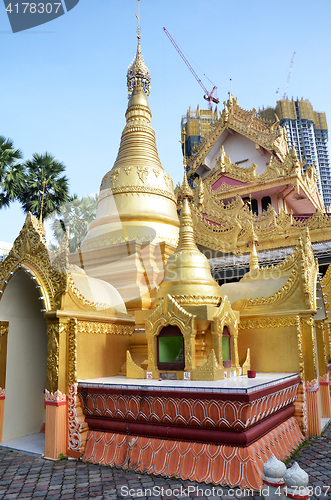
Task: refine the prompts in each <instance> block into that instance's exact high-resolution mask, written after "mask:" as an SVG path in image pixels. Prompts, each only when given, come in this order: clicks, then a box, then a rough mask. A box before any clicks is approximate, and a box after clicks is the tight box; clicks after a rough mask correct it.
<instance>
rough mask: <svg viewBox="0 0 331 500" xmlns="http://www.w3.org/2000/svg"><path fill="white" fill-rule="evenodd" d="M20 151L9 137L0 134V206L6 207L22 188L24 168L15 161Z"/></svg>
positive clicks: (20, 153) (19, 157)
mask: <svg viewBox="0 0 331 500" xmlns="http://www.w3.org/2000/svg"><path fill="white" fill-rule="evenodd" d="M21 158H22V152H21V151H20V150H19V149H14V144H13V141H12V140H11V139H6V138H5V137H2V136H0V208H2V207H8V206H9V204H10V202H11V201H13V200H14V199H15V198H16V197H17V195H18V194H19V193H20V192H21V191H22V190H23V189H24V185H25V169H24V166H23V165H21V164H20V163H18V162H17V160H20V159H21Z"/></svg>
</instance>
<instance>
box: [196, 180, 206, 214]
mask: <svg viewBox="0 0 331 500" xmlns="http://www.w3.org/2000/svg"><path fill="white" fill-rule="evenodd" d="M204 201H205V191H204V189H203V182H202V179H201V178H200V182H199V202H198V205H199V208H202V207H203V205H204Z"/></svg>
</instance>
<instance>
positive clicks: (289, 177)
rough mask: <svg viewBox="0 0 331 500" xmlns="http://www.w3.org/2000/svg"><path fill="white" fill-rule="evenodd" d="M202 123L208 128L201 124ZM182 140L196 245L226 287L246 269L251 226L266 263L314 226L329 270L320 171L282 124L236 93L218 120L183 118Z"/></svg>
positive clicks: (329, 222)
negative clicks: (243, 103) (244, 104)
mask: <svg viewBox="0 0 331 500" xmlns="http://www.w3.org/2000/svg"><path fill="white" fill-rule="evenodd" d="M207 115H208V116H207ZM202 120H203V123H204V128H202V127H201V126H200V125H197V124H199V123H200V122H201V121H202ZM197 130H200V131H202V130H203V133H204V136H199V135H196V134H197ZM182 142H183V143H184V144H185V148H186V147H187V151H188V153H189V154H188V155H187V175H188V179H189V182H190V183H191V186H192V187H193V188H194V208H193V213H192V215H193V225H194V232H195V238H196V242H197V244H198V245H199V247H200V248H202V249H203V251H204V253H205V254H206V255H208V258H209V260H210V263H211V266H212V272H213V276H214V277H215V278H216V279H218V280H219V282H220V283H223V282H227V281H231V280H237V279H238V278H240V277H242V276H243V275H244V274H245V273H246V272H247V271H248V269H249V255H248V243H249V237H250V234H251V227H252V226H253V227H254V231H255V233H256V235H257V237H258V242H259V259H260V262H261V263H263V265H271V264H275V263H279V262H280V261H281V260H283V259H284V257H286V256H288V255H289V253H290V252H292V251H293V249H294V247H295V245H296V242H297V239H298V238H299V236H300V234H301V233H302V231H303V230H304V229H305V228H309V230H310V237H311V240H312V244H313V249H314V254H315V256H316V257H317V258H318V259H319V263H320V265H321V269H322V270H323V271H324V272H325V271H326V268H327V265H329V264H330V262H331V259H330V255H331V254H330V250H331V243H330V240H331V232H330V228H331V219H330V218H329V214H328V213H326V212H325V208H324V204H323V200H322V198H321V196H320V194H319V191H318V185H317V182H318V175H317V171H316V169H315V166H314V165H311V164H307V165H306V164H305V162H304V161H301V160H300V159H299V158H298V155H297V152H296V149H295V147H294V145H293V147H290V148H289V147H288V143H287V135H286V129H285V127H282V126H281V125H280V120H279V119H278V118H276V119H274V120H273V121H268V120H265V119H263V118H261V117H260V116H258V114H257V111H256V109H253V110H251V111H247V110H244V109H243V108H241V107H240V106H239V104H238V102H237V99H235V98H234V97H233V96H232V95H231V94H230V95H229V99H228V101H227V102H224V108H223V111H222V112H221V113H219V114H218V113H216V112H215V111H213V110H204V111H202V110H200V109H199V108H197V110H196V111H195V112H193V111H192V110H191V109H190V110H189V111H188V113H187V115H186V117H185V119H182ZM179 191H180V188H179V187H177V191H176V192H179Z"/></svg>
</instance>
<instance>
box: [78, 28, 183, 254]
mask: <svg viewBox="0 0 331 500" xmlns="http://www.w3.org/2000/svg"><path fill="white" fill-rule="evenodd" d="M137 37H138V48H137V53H136V57H135V59H134V61H133V62H132V64H131V66H130V67H129V69H128V72H127V86H128V93H129V103H128V108H127V111H126V114H125V117H126V125H125V127H124V130H123V133H122V138H121V144H120V148H119V151H118V155H117V158H116V161H115V163H114V166H113V168H112V169H111V170H110V171H109V172H107V174H106V175H105V176H104V178H103V180H102V182H101V188H100V196H99V202H98V211H97V216H96V219H95V221H93V222H92V224H90V227H89V232H88V235H87V238H86V240H85V242H84V244H83V247H84V248H85V249H87V248H91V247H95V246H96V245H97V246H99V243H100V242H102V245H104V244H111V243H117V242H121V241H130V240H135V241H142V242H146V241H155V240H156V241H167V242H168V243H170V244H171V245H174V246H175V245H176V243H177V239H178V226H179V223H178V218H177V213H176V199H175V196H174V189H173V182H172V179H171V177H170V176H169V175H168V174H167V173H166V172H165V171H164V170H163V168H162V165H161V162H160V159H159V156H158V152H157V149H156V144H155V134H154V130H153V128H152V126H151V116H152V114H151V111H150V109H149V105H148V100H147V97H146V94H147V95H148V94H149V88H150V72H149V70H148V68H147V66H146V64H145V62H144V59H143V56H142V54H141V48H140V31H139V30H138V35H137Z"/></svg>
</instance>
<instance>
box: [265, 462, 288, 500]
mask: <svg viewBox="0 0 331 500" xmlns="http://www.w3.org/2000/svg"><path fill="white" fill-rule="evenodd" d="M285 471H286V466H285V464H283V462H281V461H280V460H277V458H276V457H275V456H274V455H273V454H272V453H271V455H270V458H269V460H267V461H266V462H265V463H264V464H263V478H262V481H263V491H262V494H263V496H264V498H266V499H268V500H283V499H285V496H284V487H285V482H284V479H283V476H284V473H285Z"/></svg>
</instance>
